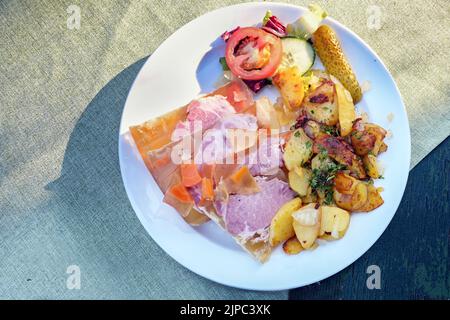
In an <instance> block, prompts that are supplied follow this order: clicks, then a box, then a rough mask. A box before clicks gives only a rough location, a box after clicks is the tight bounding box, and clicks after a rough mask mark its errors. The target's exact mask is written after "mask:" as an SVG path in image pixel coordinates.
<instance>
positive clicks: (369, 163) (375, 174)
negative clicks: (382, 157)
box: [363, 153, 380, 179]
mask: <svg viewBox="0 0 450 320" xmlns="http://www.w3.org/2000/svg"><path fill="white" fill-rule="evenodd" d="M363 163H364V168H365V169H366V172H367V175H368V176H369V177H371V178H374V179H378V178H379V177H380V170H379V167H378V164H377V157H375V156H374V155H373V154H370V153H369V154H366V155H365V156H364V157H363Z"/></svg>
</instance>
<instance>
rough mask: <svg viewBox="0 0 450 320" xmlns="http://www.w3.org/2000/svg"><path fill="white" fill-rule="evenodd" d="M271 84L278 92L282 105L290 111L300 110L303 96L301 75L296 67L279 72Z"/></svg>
mask: <svg viewBox="0 0 450 320" xmlns="http://www.w3.org/2000/svg"><path fill="white" fill-rule="evenodd" d="M272 80H273V84H274V85H275V87H277V88H278V90H279V91H280V94H281V97H282V98H283V102H284V104H285V105H286V106H287V107H288V108H289V109H291V110H293V109H298V108H300V106H301V104H302V101H303V98H304V96H305V88H304V86H303V78H302V74H301V73H300V71H299V70H298V68H297V67H295V66H293V67H288V68H284V69H282V70H280V71H279V72H278V73H277V74H276V75H275V76H273V78H272Z"/></svg>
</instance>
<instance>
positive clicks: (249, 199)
mask: <svg viewBox="0 0 450 320" xmlns="http://www.w3.org/2000/svg"><path fill="white" fill-rule="evenodd" d="M255 179H256V181H257V183H258V185H259V188H260V189H261V191H260V192H258V193H255V194H252V195H239V194H234V195H229V196H228V201H227V202H226V203H224V202H216V210H217V214H218V215H219V216H221V217H222V218H223V220H224V222H225V226H226V229H227V230H228V231H229V232H230V233H231V234H233V235H243V236H247V235H251V234H252V233H255V232H257V231H261V230H263V229H265V228H267V227H268V226H269V225H270V222H271V221H272V218H273V217H274V215H275V214H276V212H277V211H278V209H280V208H281V206H282V205H283V204H285V203H286V202H288V201H289V200H291V199H293V198H294V196H295V193H294V192H293V191H292V190H291V189H290V188H289V185H288V184H287V183H286V182H284V181H281V180H279V179H278V178H274V179H271V180H266V179H264V178H261V177H256V178H255Z"/></svg>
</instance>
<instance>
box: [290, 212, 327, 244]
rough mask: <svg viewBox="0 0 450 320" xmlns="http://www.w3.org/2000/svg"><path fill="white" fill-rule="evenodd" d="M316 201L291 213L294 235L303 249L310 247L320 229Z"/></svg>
mask: <svg viewBox="0 0 450 320" xmlns="http://www.w3.org/2000/svg"><path fill="white" fill-rule="evenodd" d="M316 207H317V204H316V203H310V204H308V205H307V206H304V207H302V208H300V209H299V210H297V211H295V212H294V213H293V214H292V217H293V220H294V221H293V227H294V231H295V235H296V237H297V239H298V241H300V243H301V245H302V247H303V248H304V249H310V248H311V247H312V246H313V244H314V242H315V241H316V239H317V236H318V235H319V231H320V214H319V210H318V209H316Z"/></svg>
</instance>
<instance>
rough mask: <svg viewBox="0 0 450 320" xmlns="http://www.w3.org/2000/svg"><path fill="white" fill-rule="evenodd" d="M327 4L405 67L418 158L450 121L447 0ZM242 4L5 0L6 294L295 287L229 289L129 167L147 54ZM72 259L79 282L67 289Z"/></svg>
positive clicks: (0, 21)
mask: <svg viewBox="0 0 450 320" xmlns="http://www.w3.org/2000/svg"><path fill="white" fill-rule="evenodd" d="M316 2H317V3H318V4H319V5H322V6H323V7H324V8H326V9H327V11H328V12H329V14H330V15H331V16H332V17H334V18H335V19H337V20H338V21H340V22H342V23H343V24H345V25H346V26H347V27H349V28H350V29H352V30H353V31H355V32H356V33H357V34H358V35H360V36H361V37H362V38H363V39H364V40H365V41H366V42H367V43H368V44H369V45H370V46H371V47H372V48H373V49H374V50H375V51H376V52H377V53H378V54H379V55H380V57H381V59H382V60H383V61H384V62H385V64H386V65H387V67H388V69H389V70H390V72H391V73H392V75H393V76H394V78H395V80H396V82H397V84H398V86H399V89H400V91H401V93H402V96H403V98H404V101H405V104H406V107H407V110H408V116H409V120H410V126H411V134H412V166H414V165H415V164H416V163H417V162H418V161H420V160H421V159H422V158H423V157H424V156H425V155H426V154H427V153H429V152H430V151H431V150H432V149H433V148H434V147H435V146H436V145H438V144H439V143H440V142H441V141H442V140H444V139H445V138H446V137H447V136H448V135H449V132H450V121H449V120H450V119H449V118H450V114H449V110H450V95H449V91H450V90H449V89H450V77H449V71H450V70H449V64H448V52H450V39H449V36H450V29H449V28H448V27H449V26H450V20H449V14H450V12H449V11H450V6H449V4H448V1H446V0H441V1H431V0H430V1H422V0H420V1H419V0H416V1H406V0H404V1H388V0H378V1H376V6H377V7H376V8H374V7H373V6H374V3H375V2H373V1H371V0H362V1H356V0H355V1H316ZM233 3H237V1H219V0H211V1H187V0H178V1H163V0H160V1H80V0H78V1H75V0H68V1H31V0H30V1H8V0H6V1H1V2H0V30H1V35H0V85H1V92H2V93H1V95H0V257H1V259H0V298H6V299H8V298H35V299H59V298H62V299H89V298H98V299H137V298H153V299H176V298H180V299H230V298H232V299H285V298H287V291H281V292H252V291H245V290H239V289H234V288H229V287H226V286H222V285H219V284H216V283H213V282H211V281H209V280H206V279H204V278H202V277H200V276H197V275H196V274H194V273H192V272H190V271H189V270H187V269H185V268H184V267H182V266H181V265H179V264H178V263H176V262H175V261H174V260H173V259H172V258H170V257H169V256H168V255H166V254H165V253H164V252H163V250H162V249H161V248H159V247H158V246H157V245H156V243H155V242H154V241H153V240H152V239H151V237H150V236H149V235H148V234H147V233H146V232H145V230H144V228H143V227H142V226H141V224H140V222H139V220H138V219H137V217H136V216H135V214H134V212H133V210H132V208H131V206H130V204H129V202H128V199H127V196H126V193H125V190H124V188H123V186H122V181H121V177H120V170H119V163H118V154H117V140H118V139H117V138H118V128H119V122H120V116H121V112H122V109H123V106H124V103H125V99H126V96H127V93H128V90H129V89H130V87H131V85H132V82H133V80H134V78H135V77H136V75H137V73H138V72H139V69H140V68H141V67H142V65H143V63H144V62H145V59H146V57H147V56H149V55H150V54H151V53H152V52H153V51H154V50H155V49H156V48H157V47H158V45H159V44H161V42H162V41H163V40H164V39H165V38H167V37H168V36H169V35H170V34H171V33H173V32H174V31H175V30H177V29H178V28H179V27H181V26H182V25H184V24H185V23H187V22H189V21H191V20H192V19H195V18H196V17H198V16H200V15H202V14H204V13H206V12H208V11H210V10H213V9H216V8H219V7H222V6H226V5H229V4H233ZM291 3H294V4H298V5H303V6H305V5H307V4H308V1H291ZM74 6H75V7H74ZM74 8H75V10H76V9H77V8H78V9H79V12H80V17H81V19H80V24H79V28H72V27H73V25H72V24H71V23H72V22H73V21H72V20H71V16H72V15H73V12H74V11H73V10H74ZM374 10H375V11H374ZM377 10H378V11H377ZM373 12H378V13H379V12H381V16H380V17H381V20H380V21H381V22H380V21H378V22H379V25H378V26H376V27H375V28H374V27H373V25H372V24H373V22H370V15H371V14H373ZM194 36H195V35H194ZM70 266H76V267H77V268H79V271H80V275H81V277H80V279H81V282H80V283H79V285H80V288H79V289H76V288H75V289H72V290H70V289H69V288H70V283H69V287H68V283H67V279H68V277H69V278H70V274H68V273H67V272H69V273H70V272H72V270H73V269H71V267H70Z"/></svg>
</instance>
